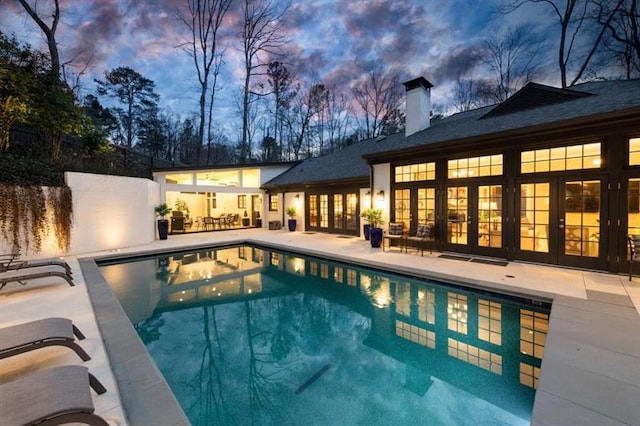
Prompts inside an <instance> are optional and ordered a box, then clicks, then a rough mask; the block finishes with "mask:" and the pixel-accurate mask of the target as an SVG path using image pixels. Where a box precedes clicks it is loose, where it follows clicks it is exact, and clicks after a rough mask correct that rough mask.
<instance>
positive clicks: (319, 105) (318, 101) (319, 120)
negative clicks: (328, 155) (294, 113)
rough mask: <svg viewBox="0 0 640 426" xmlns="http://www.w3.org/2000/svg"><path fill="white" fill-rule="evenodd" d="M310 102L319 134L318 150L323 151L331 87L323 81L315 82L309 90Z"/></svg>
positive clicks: (316, 131) (315, 126) (316, 130)
mask: <svg viewBox="0 0 640 426" xmlns="http://www.w3.org/2000/svg"><path fill="white" fill-rule="evenodd" d="M309 102H310V103H311V109H312V110H313V117H312V118H313V119H314V123H315V125H314V128H315V133H316V135H317V136H318V152H322V151H324V133H325V128H324V127H325V119H326V115H327V108H328V103H329V89H327V87H326V86H325V85H324V84H322V83H316V84H314V85H313V86H312V87H311V90H310V91H309Z"/></svg>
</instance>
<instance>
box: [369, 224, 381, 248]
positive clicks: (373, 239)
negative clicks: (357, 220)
mask: <svg viewBox="0 0 640 426" xmlns="http://www.w3.org/2000/svg"><path fill="white" fill-rule="evenodd" d="M369 242H370V243H371V247H374V248H378V247H380V245H381V244H382V228H371V229H370V230H369Z"/></svg>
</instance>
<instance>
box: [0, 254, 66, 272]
mask: <svg viewBox="0 0 640 426" xmlns="http://www.w3.org/2000/svg"><path fill="white" fill-rule="evenodd" d="M42 266H60V267H61V268H63V269H64V270H65V272H67V273H68V274H69V275H71V274H72V272H71V267H69V264H68V263H67V262H65V261H64V260H62V259H42V260H40V259H38V260H21V259H20V254H19V253H11V254H0V272H6V271H13V270H16V269H26V268H39V267H42Z"/></svg>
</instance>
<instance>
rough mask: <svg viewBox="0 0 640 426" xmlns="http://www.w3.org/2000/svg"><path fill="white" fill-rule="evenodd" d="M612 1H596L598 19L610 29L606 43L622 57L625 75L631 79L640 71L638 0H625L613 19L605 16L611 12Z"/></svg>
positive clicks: (613, 52) (610, 49)
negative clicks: (607, 18)
mask: <svg viewBox="0 0 640 426" xmlns="http://www.w3.org/2000/svg"><path fill="white" fill-rule="evenodd" d="M609 3H610V2H608V1H604V0H598V1H596V4H597V7H598V13H597V19H598V22H599V23H600V24H602V25H605V26H606V27H607V29H608V33H607V37H605V38H604V44H605V46H606V48H607V50H608V51H609V52H611V53H612V54H613V55H615V56H616V57H617V58H619V59H620V62H621V65H622V66H623V68H624V73H625V77H626V78H627V79H630V78H631V76H632V74H633V73H634V72H636V73H638V72H640V10H639V2H638V1H637V0H625V1H624V2H623V3H622V4H621V5H620V7H619V8H618V10H617V12H615V13H614V17H613V19H611V20H609V21H608V22H607V21H605V20H604V19H603V18H604V17H607V16H609V14H610V7H611V5H610V4H609Z"/></svg>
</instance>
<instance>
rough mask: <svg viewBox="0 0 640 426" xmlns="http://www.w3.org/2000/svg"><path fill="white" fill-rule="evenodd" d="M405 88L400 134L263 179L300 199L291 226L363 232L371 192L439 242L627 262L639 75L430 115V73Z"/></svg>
mask: <svg viewBox="0 0 640 426" xmlns="http://www.w3.org/2000/svg"><path fill="white" fill-rule="evenodd" d="M405 88H406V95H407V99H406V105H407V125H406V129H407V130H406V132H405V133H404V134H402V133H398V134H394V135H390V136H387V137H380V138H376V139H371V140H365V141H361V142H358V143H355V144H353V145H351V146H349V147H346V148H345V149H343V150H341V151H339V152H334V153H331V154H329V155H326V156H323V157H320V158H313V159H310V160H306V161H304V162H302V163H300V164H297V165H295V166H293V167H292V168H290V169H289V170H287V171H286V172H284V173H282V174H280V175H278V176H276V177H274V178H273V179H271V180H270V181H269V182H267V183H265V184H264V185H263V186H262V188H263V189H264V190H265V191H266V192H267V194H269V197H279V198H278V199H280V198H282V199H283V200H287V199H289V200H291V199H292V195H293V194H295V195H298V199H300V200H304V201H303V202H302V201H300V207H301V208H302V209H303V211H301V212H300V216H302V217H303V218H304V226H303V227H300V226H299V227H298V230H307V231H316V232H328V233H340V234H351V235H359V234H360V229H361V226H360V219H359V216H360V211H361V210H362V209H363V208H366V207H369V206H372V207H379V208H382V209H383V210H384V215H385V219H386V220H387V221H393V222H402V223H403V224H404V227H405V231H406V232H407V233H408V234H409V235H411V234H414V233H415V231H416V228H417V225H418V224H419V223H430V224H432V225H434V228H435V233H436V238H437V241H438V244H439V247H440V249H442V250H446V251H452V252H459V253H465V254H469V255H484V256H493V257H500V258H506V259H509V260H520V261H532V262H541V263H548V264H553V265H563V266H569V267H582V268H592V269H598V270H605V271H611V272H620V271H624V270H627V269H628V266H629V264H628V260H627V257H628V255H627V247H626V236H627V235H628V234H640V96H639V95H640V80H625V81H598V82H590V83H584V84H580V85H576V86H573V87H572V88H570V89H558V88H554V87H549V86H544V85H540V84H535V83H530V84H528V85H527V86H525V87H524V88H522V89H521V90H520V91H518V92H517V93H516V94H515V95H513V96H512V97H511V98H510V99H508V100H507V101H505V102H503V103H501V104H498V105H495V106H490V107H485V108H480V109H476V110H473V111H468V112H463V113H459V114H455V115H452V116H450V117H446V118H443V119H438V120H433V121H431V122H430V120H429V115H430V114H429V113H430V90H431V88H432V85H431V83H429V82H428V81H427V80H426V79H424V78H418V79H415V80H411V81H409V82H407V83H405ZM295 195H293V196H294V197H295Z"/></svg>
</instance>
